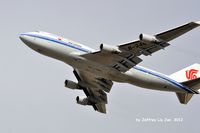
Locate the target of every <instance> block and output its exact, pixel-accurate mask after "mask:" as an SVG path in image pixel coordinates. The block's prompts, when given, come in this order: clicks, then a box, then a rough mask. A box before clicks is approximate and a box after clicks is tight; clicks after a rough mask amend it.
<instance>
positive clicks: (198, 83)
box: [181, 78, 200, 91]
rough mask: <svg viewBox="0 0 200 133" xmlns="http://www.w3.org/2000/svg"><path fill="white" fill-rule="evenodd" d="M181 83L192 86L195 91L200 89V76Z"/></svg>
mask: <svg viewBox="0 0 200 133" xmlns="http://www.w3.org/2000/svg"><path fill="white" fill-rule="evenodd" d="M181 84H183V85H184V86H187V87H189V88H191V89H192V90H194V91H198V90H199V89H200V78H196V79H192V80H189V81H185V82H182V83H181Z"/></svg>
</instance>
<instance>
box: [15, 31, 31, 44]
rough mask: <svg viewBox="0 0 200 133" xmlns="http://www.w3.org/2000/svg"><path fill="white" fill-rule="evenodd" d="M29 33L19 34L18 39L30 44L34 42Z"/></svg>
mask: <svg viewBox="0 0 200 133" xmlns="http://www.w3.org/2000/svg"><path fill="white" fill-rule="evenodd" d="M31 35H32V34H31V33H23V34H20V35H19V38H20V40H22V42H24V43H25V44H26V45H30V44H32V43H33V42H34V37H33V36H31Z"/></svg>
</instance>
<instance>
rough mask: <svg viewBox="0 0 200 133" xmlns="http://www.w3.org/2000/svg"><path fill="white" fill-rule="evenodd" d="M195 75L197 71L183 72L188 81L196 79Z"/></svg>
mask: <svg viewBox="0 0 200 133" xmlns="http://www.w3.org/2000/svg"><path fill="white" fill-rule="evenodd" d="M197 73H198V70H196V69H190V70H187V71H185V75H186V78H187V79H188V80H191V79H196V78H197Z"/></svg>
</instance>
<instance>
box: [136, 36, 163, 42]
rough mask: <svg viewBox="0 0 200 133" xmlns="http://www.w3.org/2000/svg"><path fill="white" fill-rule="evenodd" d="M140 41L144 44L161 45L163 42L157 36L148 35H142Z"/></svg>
mask: <svg viewBox="0 0 200 133" xmlns="http://www.w3.org/2000/svg"><path fill="white" fill-rule="evenodd" d="M139 39H140V41H141V42H143V43H147V44H148V43H159V42H161V41H160V40H159V39H157V38H156V37H155V36H152V35H147V34H140V35H139Z"/></svg>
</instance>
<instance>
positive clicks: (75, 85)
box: [65, 80, 81, 89]
mask: <svg viewBox="0 0 200 133" xmlns="http://www.w3.org/2000/svg"><path fill="white" fill-rule="evenodd" d="M65 87H67V88H69V89H81V87H80V85H79V84H78V83H75V82H74V81H71V80H65Z"/></svg>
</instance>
